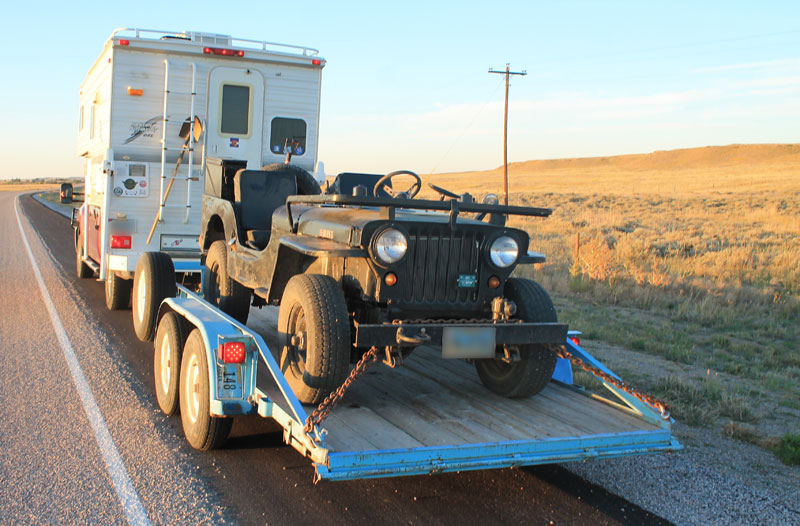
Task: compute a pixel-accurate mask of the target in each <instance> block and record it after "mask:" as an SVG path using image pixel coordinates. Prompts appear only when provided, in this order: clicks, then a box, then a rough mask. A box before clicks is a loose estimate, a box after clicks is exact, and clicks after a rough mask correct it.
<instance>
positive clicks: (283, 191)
mask: <svg viewBox="0 0 800 526" xmlns="http://www.w3.org/2000/svg"><path fill="white" fill-rule="evenodd" d="M233 191H234V206H235V207H236V208H237V210H238V220H239V229H240V231H242V235H243V236H242V237H243V238H244V239H246V240H248V241H251V242H252V243H253V244H254V245H257V246H259V248H263V247H265V246H266V245H267V241H268V240H269V231H270V228H271V227H272V213H273V212H274V211H275V209H276V208H278V207H279V206H283V205H284V204H286V198H287V197H289V196H290V195H296V194H297V180H296V179H295V176H294V174H293V173H291V172H289V171H286V172H280V171H275V172H264V171H261V170H239V171H238V172H236V175H235V176H234V178H233ZM250 232H252V233H250Z"/></svg>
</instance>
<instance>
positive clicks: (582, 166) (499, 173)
mask: <svg viewBox="0 0 800 526" xmlns="http://www.w3.org/2000/svg"><path fill="white" fill-rule="evenodd" d="M508 169H509V191H510V192H511V193H515V192H558V193H564V192H577V193H585V192H592V193H594V192H606V193H660V194H686V193H690V194H695V193H701V194H706V193H709V192H723V193H727V192H760V191H770V190H773V191H775V190H778V189H780V190H781V191H800V144H733V145H729V146H706V147H703V148H687V149H680V150H669V151H656V152H653V153H647V154H634V155H618V156H612V157H585V158H575V159H547V160H536V161H525V162H516V163H510V164H509V166H508ZM425 179H426V180H430V181H431V182H434V183H435V184H437V185H440V186H444V187H445V188H452V189H454V190H457V191H459V192H461V191H474V192H476V193H480V192H486V191H494V192H497V193H502V187H503V167H502V166H499V167H498V168H495V169H494V170H487V171H482V172H459V173H449V174H434V175H432V176H429V177H426V178H425Z"/></svg>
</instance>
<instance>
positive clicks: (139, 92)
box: [128, 86, 144, 97]
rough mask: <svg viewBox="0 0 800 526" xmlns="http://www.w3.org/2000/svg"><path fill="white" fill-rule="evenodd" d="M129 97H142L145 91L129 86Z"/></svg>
mask: <svg viewBox="0 0 800 526" xmlns="http://www.w3.org/2000/svg"><path fill="white" fill-rule="evenodd" d="M128 95H134V96H136V97H141V96H142V95H144V90H143V89H142V88H132V87H130V86H128Z"/></svg>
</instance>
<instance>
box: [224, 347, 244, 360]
mask: <svg viewBox="0 0 800 526" xmlns="http://www.w3.org/2000/svg"><path fill="white" fill-rule="evenodd" d="M244 355H245V345H244V342H225V343H224V344H223V346H222V361H223V363H244Z"/></svg>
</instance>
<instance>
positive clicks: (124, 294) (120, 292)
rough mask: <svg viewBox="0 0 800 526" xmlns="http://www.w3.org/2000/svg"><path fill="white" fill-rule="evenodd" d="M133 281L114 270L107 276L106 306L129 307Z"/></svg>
mask: <svg viewBox="0 0 800 526" xmlns="http://www.w3.org/2000/svg"><path fill="white" fill-rule="evenodd" d="M132 285H133V282H132V281H131V280H129V279H123V278H121V277H119V276H117V275H116V274H114V272H113V271H109V272H108V276H106V307H108V310H120V309H127V308H128V307H130V306H131V288H132Z"/></svg>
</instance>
